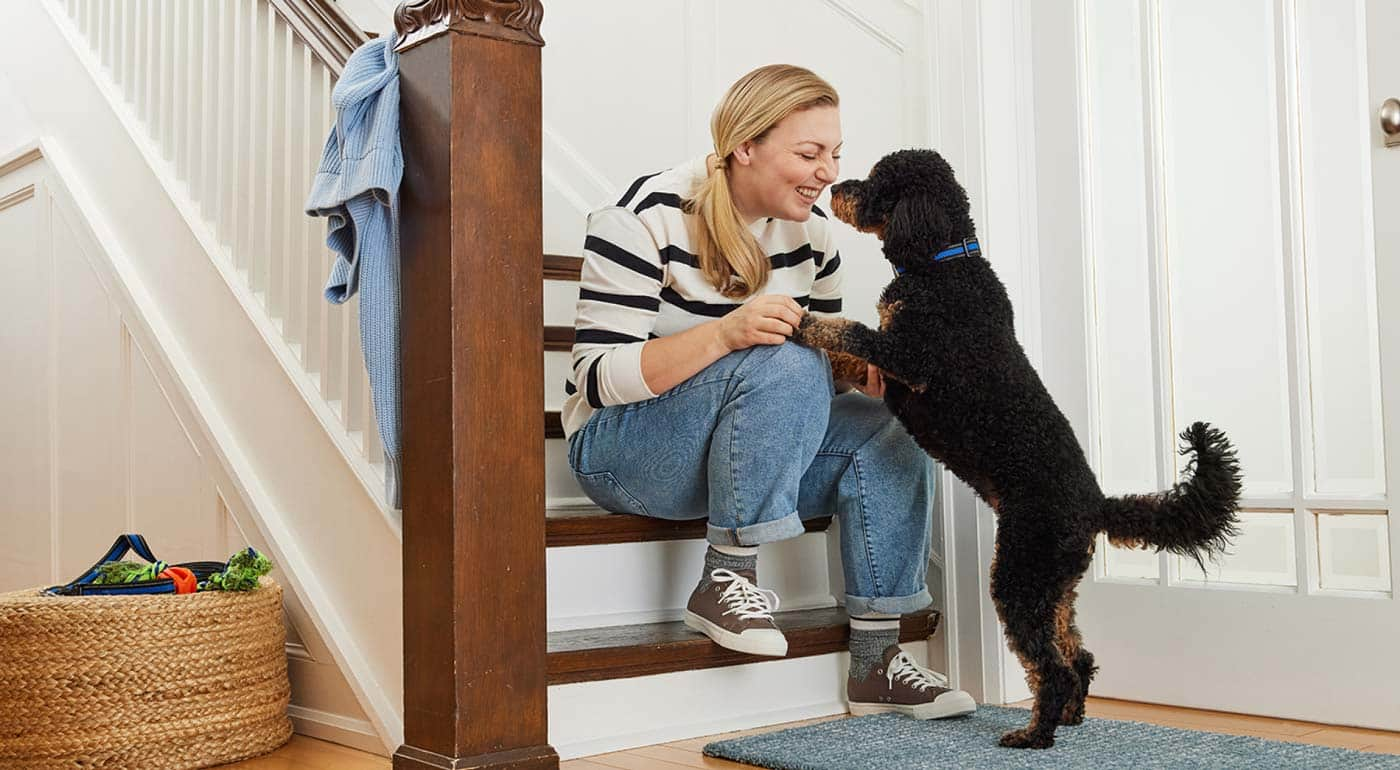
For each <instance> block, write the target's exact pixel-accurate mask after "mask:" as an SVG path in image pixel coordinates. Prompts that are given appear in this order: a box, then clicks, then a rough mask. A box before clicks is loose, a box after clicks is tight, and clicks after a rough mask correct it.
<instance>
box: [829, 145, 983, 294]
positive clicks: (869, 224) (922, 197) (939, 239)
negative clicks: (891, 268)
mask: <svg viewBox="0 0 1400 770" xmlns="http://www.w3.org/2000/svg"><path fill="white" fill-rule="evenodd" d="M831 211H832V213H833V214H835V215H836V218H837V219H839V220H841V221H842V222H845V223H846V224H848V225H850V226H852V227H854V228H856V229H857V230H860V231H861V232H864V233H874V234H875V236H876V237H877V238H879V239H880V240H881V241H883V242H884V245H885V258H886V259H888V260H889V261H890V262H891V263H893V264H894V265H895V266H896V267H900V268H905V269H907V268H909V267H912V266H914V265H916V264H920V263H927V262H928V261H929V259H930V258H931V256H932V255H933V254H935V253H937V251H938V250H939V249H941V248H943V247H944V246H946V245H948V244H950V243H956V242H958V241H961V240H962V239H963V238H971V237H973V236H974V235H975V234H976V233H974V232H973V227H972V218H971V216H970V215H969V206H968V202H967V193H966V192H965V191H964V190H963V188H962V185H960V184H958V180H957V179H956V178H955V177H954V176H953V168H952V166H949V165H948V161H946V160H944V159H943V156H941V155H939V154H938V153H936V152H934V151H933V150H900V151H898V152H893V153H890V154H889V155H886V156H885V157H883V158H881V159H880V162H879V163H876V164H875V167H874V168H873V169H871V170H870V177H869V178H868V179H864V180H859V179H851V180H847V181H845V182H841V183H840V184H837V185H835V186H834V187H832V188H831Z"/></svg>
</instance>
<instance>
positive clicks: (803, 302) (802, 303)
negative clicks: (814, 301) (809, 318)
mask: <svg viewBox="0 0 1400 770" xmlns="http://www.w3.org/2000/svg"><path fill="white" fill-rule="evenodd" d="M792 301H793V302H796V303H797V305H798V307H807V303H808V302H811V298H810V297H808V296H807V295H806V294H803V295H802V296H800V297H793V298H792Z"/></svg>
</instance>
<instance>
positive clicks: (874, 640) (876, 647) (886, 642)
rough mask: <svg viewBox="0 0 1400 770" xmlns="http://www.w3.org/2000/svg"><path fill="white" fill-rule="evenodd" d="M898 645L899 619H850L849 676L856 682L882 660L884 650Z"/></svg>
mask: <svg viewBox="0 0 1400 770" xmlns="http://www.w3.org/2000/svg"><path fill="white" fill-rule="evenodd" d="M898 643H899V618H898V617H897V616H896V617H873V618H851V676H852V677H854V678H855V679H856V680H857V681H859V680H861V679H864V678H865V677H866V676H868V675H869V674H870V670H871V669H873V668H875V667H876V666H879V665H880V663H881V662H883V660H884V655H885V650H888V649H889V648H890V645H892V644H898Z"/></svg>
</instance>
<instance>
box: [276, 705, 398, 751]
mask: <svg viewBox="0 0 1400 770" xmlns="http://www.w3.org/2000/svg"><path fill="white" fill-rule="evenodd" d="M287 716H288V717H290V718H291V720H292V730H293V731H295V732H296V733H298V734H300V735H306V736H309V737H312V738H319V739H321V740H323V741H330V742H331V743H339V744H340V745H342V746H349V747H350V748H352V749H359V750H360V751H364V752H368V753H370V754H377V755H379V756H381V757H387V756H389V754H390V752H388V751H386V750H385V748H384V744H383V743H382V742H381V741H380V739H379V735H378V734H377V733H375V731H374V725H372V724H370V723H369V722H366V721H365V720H363V719H351V718H349V717H345V716H341V715H340V714H332V713H330V712H328V711H319V710H317V709H310V708H306V707H305V706H298V705H295V704H293V705H290V706H288V707H287Z"/></svg>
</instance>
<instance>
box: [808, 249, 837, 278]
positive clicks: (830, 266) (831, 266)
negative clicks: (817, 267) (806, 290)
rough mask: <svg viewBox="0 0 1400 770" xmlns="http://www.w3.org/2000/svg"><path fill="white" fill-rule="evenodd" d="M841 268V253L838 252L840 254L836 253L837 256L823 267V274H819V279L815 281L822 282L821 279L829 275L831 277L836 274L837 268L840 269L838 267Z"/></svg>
mask: <svg viewBox="0 0 1400 770" xmlns="http://www.w3.org/2000/svg"><path fill="white" fill-rule="evenodd" d="M840 266H841V252H839V251H838V252H836V256H834V257H832V258H831V261H830V262H828V263H826V267H823V268H822V270H821V272H820V273H817V277H816V278H815V279H814V280H818V281H820V280H821V279H823V278H825V277H827V276H828V275H831V274H832V273H834V272H836V268H838V267H840Z"/></svg>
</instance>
